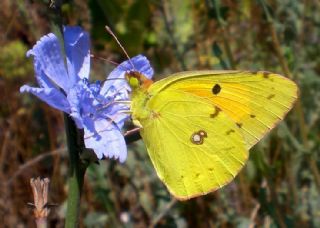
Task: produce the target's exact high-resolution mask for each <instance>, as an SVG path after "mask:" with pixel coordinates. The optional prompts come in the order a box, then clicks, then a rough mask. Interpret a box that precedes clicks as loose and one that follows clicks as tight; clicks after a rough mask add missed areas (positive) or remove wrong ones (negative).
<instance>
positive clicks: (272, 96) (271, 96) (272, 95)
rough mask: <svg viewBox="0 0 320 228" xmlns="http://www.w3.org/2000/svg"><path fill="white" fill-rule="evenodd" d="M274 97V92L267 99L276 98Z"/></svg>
mask: <svg viewBox="0 0 320 228" xmlns="http://www.w3.org/2000/svg"><path fill="white" fill-rule="evenodd" d="M274 97H275V95H274V94H270V95H269V96H268V97H267V99H268V100H271V99H272V98H274Z"/></svg>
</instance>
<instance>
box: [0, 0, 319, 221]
mask: <svg viewBox="0 0 320 228" xmlns="http://www.w3.org/2000/svg"><path fill="white" fill-rule="evenodd" d="M53 2H54V1H53ZM50 5H52V2H49V1H48V0H47V1H45V0H42V1H41V0H16V1H11V0H2V1H1V3H0V18H1V19H0V221H1V225H0V226H1V227H34V224H35V223H34V218H33V214H32V210H31V209H30V208H28V206H27V203H28V202H32V201H33V197H32V192H31V188H30V183H29V181H30V178H32V177H37V176H41V177H49V178H50V180H51V182H50V192H49V202H50V203H55V204H57V206H56V207H53V208H52V209H51V213H50V215H49V218H48V221H49V224H50V227H63V224H64V218H65V211H66V197H67V190H68V189H67V185H66V183H67V181H66V180H67V174H68V173H67V169H68V156H67V151H66V141H65V132H64V123H63V115H62V113H60V112H58V111H56V110H54V109H52V108H50V107H49V106H48V105H46V104H45V103H43V102H41V101H39V100H38V99H36V98H35V97H33V96H31V95H28V94H24V95H21V94H19V87H20V86H21V85H23V84H25V83H35V78H34V72H33V65H32V60H31V59H27V58H26V51H27V50H29V49H30V48H31V47H32V46H33V45H34V44H35V43H36V41H37V40H38V39H39V38H40V37H41V36H43V35H45V34H47V33H49V32H51V31H52V24H53V22H52V21H53V20H54V18H55V17H56V16H57V15H55V14H54V10H53V9H51V8H50ZM61 18H62V19H63V23H64V24H66V25H81V26H82V27H84V28H85V29H86V30H87V31H88V32H89V33H90V36H91V43H92V53H93V54H94V55H95V56H97V57H101V58H107V59H110V60H113V61H115V62H118V63H120V62H121V61H123V60H125V59H126V57H125V55H124V53H123V52H122V51H121V49H120V48H119V46H118V45H117V44H116V42H114V40H113V39H112V37H111V36H110V35H109V34H108V33H107V32H106V31H105V29H104V26H105V25H108V26H110V27H111V29H112V30H113V31H114V32H115V34H116V35H117V37H118V38H119V40H120V41H121V43H122V44H123V46H124V47H125V49H126V50H127V52H128V54H129V55H130V56H131V57H132V56H134V55H137V54H139V53H142V54H143V55H146V56H147V57H148V58H149V59H150V61H151V63H152V66H153V67H154V69H155V72H156V79H159V78H161V77H165V76H166V75H168V74H170V73H174V72H178V71H182V70H196V69H199V70H200V69H246V70H267V71H271V72H276V73H280V74H283V75H286V76H288V77H290V78H292V79H293V80H294V81H296V82H297V83H298V85H299V87H300V98H301V100H300V101H298V102H297V103H296V106H295V108H294V109H293V110H292V111H291V112H290V113H289V114H288V116H287V118H286V120H285V121H284V122H283V123H281V124H280V126H278V127H277V128H276V129H275V130H273V131H272V132H271V133H270V134H268V135H267V136H266V137H265V138H264V139H263V140H262V141H261V142H260V143H259V144H258V145H256V146H255V147H254V148H253V149H252V150H251V152H250V160H249V161H248V163H247V165H246V167H245V168H244V169H243V170H242V172H241V173H240V174H239V175H238V176H237V178H235V180H234V181H233V182H232V183H230V184H229V185H227V186H225V187H224V188H222V189H220V190H218V191H216V192H214V193H211V194H208V195H207V196H204V197H198V198H195V199H192V200H189V201H186V202H178V201H176V200H174V199H173V198H172V197H171V196H170V195H169V194H168V192H167V190H166V188H165V187H164V185H163V184H162V183H161V181H160V180H159V179H158V178H157V175H156V173H155V170H154V169H153V167H152V165H151V162H150V160H149V158H148V155H147V153H146V150H145V147H144V144H143V142H142V141H141V140H140V141H137V142H134V143H132V144H130V145H129V152H128V160H127V161H126V162H125V163H124V164H119V163H118V162H114V161H110V160H104V161H101V162H100V164H99V165H97V164H92V165H91V166H90V167H89V169H88V171H87V174H86V178H85V183H84V193H83V198H82V203H81V221H80V224H81V225H80V226H81V227H148V226H157V227H254V226H257V227H320V195H319V192H320V174H319V173H320V170H319V165H320V159H319V150H320V149H319V148H320V119H319V117H320V45H319V44H320V4H319V1H318V0H301V1H294V0H283V1H280V0H268V1H265V0H257V1H254V0H243V1H236V0H226V1H218V0H207V1H205V0H188V1H180V0H162V1H161V0H160V1H159V0H158V1H156V0H149V1H148V0H74V1H72V0H70V1H63V5H62V16H61ZM113 68H114V66H113V65H112V64H110V63H109V62H107V61H103V60H101V59H99V58H92V73H91V79H100V80H104V79H105V78H106V75H107V74H108V72H110V71H111V70H112V69H113Z"/></svg>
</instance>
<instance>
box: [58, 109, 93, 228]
mask: <svg viewBox="0 0 320 228" xmlns="http://www.w3.org/2000/svg"><path fill="white" fill-rule="evenodd" d="M64 120H65V128H66V134H67V143H68V151H69V159H70V161H69V162H70V164H69V180H68V185H69V193H68V206H67V214H66V222H65V227H68V228H71V227H72V228H73V227H78V226H79V214H80V199H81V192H82V187H83V181H84V175H85V172H86V169H87V166H88V164H87V163H85V162H83V161H82V160H81V159H80V153H81V150H82V148H83V145H81V144H83V143H82V142H81V141H80V140H78V139H79V137H78V136H81V134H79V133H80V132H79V131H78V129H77V127H76V126H75V123H74V121H73V120H72V119H71V118H70V117H69V116H67V114H65V115H64Z"/></svg>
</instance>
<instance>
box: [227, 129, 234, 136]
mask: <svg viewBox="0 0 320 228" xmlns="http://www.w3.org/2000/svg"><path fill="white" fill-rule="evenodd" d="M234 132H235V131H234V130H233V129H230V130H228V131H227V132H226V134H227V135H230V134H231V133H234Z"/></svg>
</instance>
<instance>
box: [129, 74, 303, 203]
mask: <svg viewBox="0 0 320 228" xmlns="http://www.w3.org/2000/svg"><path fill="white" fill-rule="evenodd" d="M126 76H127V79H128V80H129V84H130V85H131V87H132V89H133V92H132V103H131V112H132V118H133V120H134V122H135V123H137V124H139V125H140V126H141V127H142V128H141V130H140V134H141V136H142V138H143V140H144V143H145V145H146V147H147V150H148V153H149V156H150V158H151V161H152V163H153V165H154V167H155V169H156V171H157V174H158V176H159V178H160V179H161V180H162V181H163V183H164V184H165V185H166V186H167V188H168V189H169V191H170V192H171V193H172V194H173V195H174V196H175V197H176V198H178V199H180V200H186V199H190V198H192V197H196V196H200V195H204V194H207V193H209V192H212V191H215V190H217V189H219V188H221V187H222V186H224V185H226V184H227V183H229V182H230V181H232V180H233V179H234V178H235V176H236V175H237V174H238V173H239V172H240V170H241V168H242V167H243V166H244V165H245V163H246V161H247V159H248V153H249V152H248V151H249V149H250V148H251V147H252V146H253V145H255V144H256V143H257V142H258V141H259V140H260V139H261V138H262V137H263V136H264V135H265V134H266V133H267V132H268V131H270V130H271V129H272V128H274V127H275V125H276V124H277V123H278V122H279V121H281V120H282V119H283V118H284V116H285V115H286V113H287V112H288V111H289V110H290V109H291V108H292V106H293V103H294V101H295V100H296V99H297V97H298V95H297V94H298V88H297V85H296V84H295V83H294V82H293V81H291V80H289V79H287V78H285V77H283V76H281V75H278V74H273V73H269V72H262V71H260V72H249V71H188V72H181V73H177V74H173V75H171V76H169V77H167V78H165V79H163V80H160V81H157V82H155V83H153V82H152V81H151V80H149V79H147V78H146V77H144V75H142V74H140V73H137V72H130V73H127V75H126Z"/></svg>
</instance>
